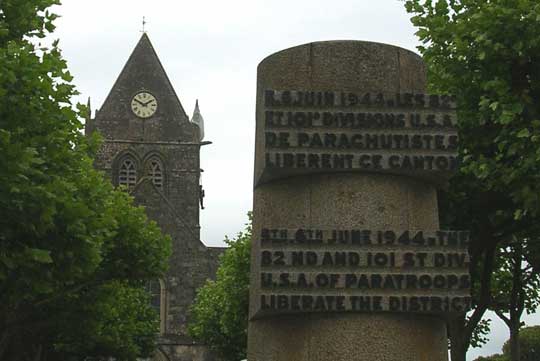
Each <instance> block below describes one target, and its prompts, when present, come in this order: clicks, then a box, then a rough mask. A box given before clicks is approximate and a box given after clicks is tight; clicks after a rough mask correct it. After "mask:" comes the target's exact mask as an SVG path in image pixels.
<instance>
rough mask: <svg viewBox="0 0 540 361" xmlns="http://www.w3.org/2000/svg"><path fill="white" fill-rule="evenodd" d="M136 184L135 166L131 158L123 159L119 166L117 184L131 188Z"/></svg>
mask: <svg viewBox="0 0 540 361" xmlns="http://www.w3.org/2000/svg"><path fill="white" fill-rule="evenodd" d="M136 183H137V166H136V164H135V161H134V160H133V159H132V158H125V159H124V160H123V161H122V163H121V164H120V169H119V173H118V184H119V185H123V186H127V187H128V188H133V187H134V186H135V184H136Z"/></svg>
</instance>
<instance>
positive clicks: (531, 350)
mask: <svg viewBox="0 0 540 361" xmlns="http://www.w3.org/2000/svg"><path fill="white" fill-rule="evenodd" d="M519 348H520V349H521V361H536V360H538V359H540V326H530V327H524V328H522V329H521V332H520V336H519ZM503 354H504V355H507V356H509V355H510V354H511V345H510V340H508V341H506V342H505V343H504V345H503Z"/></svg>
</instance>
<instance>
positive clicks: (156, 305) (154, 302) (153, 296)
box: [146, 281, 161, 315]
mask: <svg viewBox="0 0 540 361" xmlns="http://www.w3.org/2000/svg"><path fill="white" fill-rule="evenodd" d="M146 292H148V294H149V295H150V305H151V306H152V308H153V309H155V310H156V312H157V313H158V315H159V314H160V311H161V285H160V283H159V281H149V282H148V283H147V284H146Z"/></svg>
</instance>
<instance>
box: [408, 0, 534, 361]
mask: <svg viewBox="0 0 540 361" xmlns="http://www.w3.org/2000/svg"><path fill="white" fill-rule="evenodd" d="M405 5H406V9H407V11H408V12H409V13H411V14H412V15H413V16H412V18H411V20H412V22H413V24H414V25H415V26H417V27H418V31H417V33H416V34H417V35H418V37H419V38H420V40H421V42H422V44H423V45H422V46H420V47H419V50H420V52H421V53H422V55H423V57H424V59H425V61H426V63H427V66H428V79H429V86H430V88H431V90H432V91H434V92H442V93H450V94H454V95H455V96H456V100H457V104H458V107H459V109H458V129H459V135H460V141H461V145H460V149H459V155H460V158H461V166H460V169H459V172H458V174H457V175H456V176H455V177H453V179H452V180H451V182H450V187H449V189H448V190H447V191H445V192H442V193H441V214H442V216H443V219H442V223H443V225H445V226H449V227H454V228H461V229H469V230H471V232H472V240H473V241H472V243H471V246H470V250H469V251H470V255H471V262H470V269H471V274H472V277H473V297H474V302H475V307H474V310H473V312H472V314H471V315H470V316H469V317H466V316H465V315H461V316H460V317H457V318H456V319H455V320H454V321H452V322H450V323H449V331H450V338H451V353H452V360H453V361H464V360H465V355H466V352H467V349H468V348H469V346H470V344H471V339H472V335H473V334H474V330H475V328H476V327H477V325H478V324H479V322H480V321H481V320H482V317H483V315H484V313H485V311H486V310H487V309H488V307H489V306H490V304H491V301H492V300H491V299H492V294H491V293H492V292H491V291H492V285H491V280H492V275H493V271H494V269H495V265H494V259H495V254H496V252H497V249H498V248H500V245H501V244H503V243H504V242H508V241H510V240H511V239H512V237H514V236H515V235H517V234H518V233H519V235H520V236H521V237H522V238H529V239H539V238H538V226H537V224H538V222H537V219H538V214H539V210H540V182H538V177H539V174H540V172H539V171H540V147H539V142H540V118H539V111H540V101H539V100H540V68H539V67H538V64H539V61H540V26H539V25H540V4H539V3H538V1H536V0H513V1H508V0H491V1H485V0H461V1H459V0H407V1H405ZM530 256H532V255H530ZM538 259H540V258H538V257H537V258H536V259H535V261H533V260H531V262H532V263H531V264H533V263H534V262H538ZM533 265H534V266H535V267H537V265H536V264H533Z"/></svg>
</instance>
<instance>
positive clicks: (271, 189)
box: [248, 41, 468, 361]
mask: <svg viewBox="0 0 540 361" xmlns="http://www.w3.org/2000/svg"><path fill="white" fill-rule="evenodd" d="M268 90H274V91H279V92H280V93H279V95H278V96H276V97H275V98H274V99H279V100H280V101H282V100H283V92H284V91H315V92H324V91H333V92H350V93H355V94H360V93H366V92H368V93H371V94H376V93H384V94H407V93H413V94H423V93H424V91H425V75H424V65H423V62H422V59H421V58H420V57H419V56H418V55H416V54H414V53H412V52H409V51H407V50H404V49H400V48H397V47H394V46H390V45H385V44H377V43H369V42H359V41H330V42H317V43H311V44H306V45H302V46H298V47H294V48H290V49H287V50H284V51H281V52H278V53H275V54H273V55H271V56H269V57H267V58H266V59H264V60H263V61H262V62H261V63H260V64H259V67H258V80H257V125H256V144H255V148H256V149H255V175H254V185H255V189H254V209H253V212H254V224H253V234H254V235H255V238H254V242H253V248H252V272H251V293H250V316H251V320H250V325H249V340H248V359H249V360H250V361H266V360H272V361H282V360H283V361H285V360H286V361H291V360H294V361H304V360H305V361H308V360H321V361H323V360H347V361H349V360H362V361H363V360H366V361H367V360H370V361H371V360H382V361H398V360H399V361H403V360H410V361H413V360H414V361H418V360H429V361H443V360H446V359H447V355H446V331H445V321H444V319H443V318H442V317H438V316H437V315H419V314H416V315H413V314H407V313H399V314H398V313H392V312H384V313H383V312H381V311H388V310H382V309H381V310H378V309H375V310H373V309H372V310H371V311H372V312H353V313H345V312H342V311H344V310H339V309H334V310H333V311H332V313H329V312H319V313H314V312H307V311H306V310H297V311H299V312H300V314H297V315H290V314H287V313H288V312H281V311H280V310H277V312H273V314H276V313H277V314H280V315H275V316H270V315H271V314H272V312H271V313H270V314H265V313H264V312H262V313H261V312H260V311H261V307H262V305H261V300H262V299H261V297H260V296H261V294H262V290H263V289H264V287H263V285H262V284H261V279H262V278H261V269H264V270H265V272H267V273H277V274H281V275H283V274H284V273H287V274H289V276H291V275H292V274H296V273H298V272H304V273H305V274H310V273H313V272H317V270H318V269H317V267H318V266H317V265H310V266H298V265H296V266H294V267H292V266H291V264H287V263H286V262H287V261H288V260H289V261H290V259H291V257H292V255H291V254H290V253H287V252H291V251H292V250H298V249H303V250H309V251H313V252H316V251H321V252H324V251H328V250H329V249H330V248H331V247H329V246H328V245H322V246H321V245H312V244H310V245H305V244H304V245H286V246H285V245H283V246H280V245H279V244H278V243H275V244H271V245H268V244H266V245H265V244H263V242H261V238H262V234H263V229H275V230H284V229H291V230H298V229H312V230H326V231H330V230H351V229H365V230H371V231H377V230H396V231H398V230H400V231H404V230H411V231H413V230H424V231H428V232H434V231H437V230H438V229H439V224H438V212H437V197H436V189H435V186H436V184H438V183H440V181H441V179H444V178H445V177H447V176H448V174H449V172H437V171H435V172H433V174H432V176H430V177H424V176H421V177H417V176H416V175H418V174H415V173H417V172H410V173H400V172H390V173H388V172H386V173H385V172H379V171H370V170H368V171H364V170H361V171H358V169H333V168H331V167H327V168H326V169H317V170H316V171H311V170H310V171H308V172H306V171H301V172H295V171H291V169H290V168H289V169H285V171H282V172H280V171H277V172H276V170H275V169H273V170H271V171H270V172H268V169H267V168H268V157H267V153H268V148H269V147H268V146H269V144H268V142H269V140H268V135H267V134H265V132H267V131H268V123H265V120H267V118H266V117H265V116H266V115H267V114H266V112H267V111H268V110H269V107H268V104H265V101H268V98H266V99H265V96H266V97H268V92H267V91H268ZM275 94H276V93H274V94H273V95H275ZM287 96H288V95H287ZM387 99H390V98H387ZM334 101H335V100H334ZM274 105H275V104H274ZM274 105H272V106H273V107H274V108H276V107H275V106H274ZM282 106H283V102H282V103H281V104H279V107H282ZM330 108H331V106H330ZM344 108H347V106H345V107H344ZM284 109H285V110H287V109H289V110H290V108H287V107H285V108H284ZM340 109H341V108H340ZM347 109H348V108H347ZM273 110H275V109H273ZM451 111H452V110H451V109H447V110H444V112H451ZM280 126H281V127H283V125H279V126H277V128H276V129H278V128H279V127H280ZM292 128H293V127H289V128H288V130H287V131H288V132H289V133H290V134H291V135H290V137H293V138H294V137H296V136H297V133H298V132H297V131H296V130H291V129H292ZM443 128H444V127H442V128H441V129H442V130H441V129H439V130H436V131H434V132H433V134H436V133H438V132H439V131H441V132H443V133H444V132H446V133H445V134H446V135H447V136H452V135H454V134H455V133H454V129H452V127H446V128H444V129H443ZM433 129H435V128H433ZM433 129H431V130H433ZM327 130H328V129H325V130H324V131H327ZM302 131H304V132H306V133H309V131H311V132H313V131H312V130H309V131H305V129H303V128H302ZM381 131H385V129H381ZM276 132H278V131H277V130H276ZM424 133H425V130H424ZM276 136H277V137H278V138H279V134H277V135H276ZM456 140H457V139H456ZM291 143H292V144H294V145H296V144H295V140H293V141H292V142H291ZM291 143H289V145H287V144H279V141H278V142H277V143H274V146H275V147H274V150H273V151H274V152H277V151H278V150H279V148H280V146H281V148H282V149H284V150H283V152H288V146H290V145H291ZM319 147H320V145H319ZM315 148H317V147H315ZM325 151H326V150H325ZM400 151H402V150H400ZM429 151H430V152H431V151H432V150H429ZM291 152H292V151H291ZM339 152H340V150H336V149H333V150H331V151H328V153H330V154H336V153H339ZM403 152H405V153H406V151H403ZM452 152H455V150H453V151H450V152H448V154H452ZM372 247H375V246H372ZM377 247H379V246H377ZM331 249H332V250H333V249H334V248H331ZM280 250H283V254H282V255H280V254H277V256H278V257H277V258H278V259H280V258H281V256H283V259H280V260H279V261H278V263H275V264H271V265H269V264H266V266H264V267H266V268H264V267H263V265H262V259H261V257H263V256H264V257H266V256H267V254H266V255H263V253H262V252H264V251H271V252H275V251H278V252H279V251H280ZM344 250H346V251H347V250H348V251H351V250H353V249H351V248H350V247H349V248H347V247H346V248H345V249H344ZM354 250H357V248H355V249H354ZM390 251H394V252H396V254H398V253H399V252H401V251H402V249H400V247H397V246H396V247H394V248H389V252H390ZM435 251H436V250H435V249H431V250H430V252H435ZM457 253H459V254H460V256H463V255H464V254H463V252H462V250H460V251H459V252H457ZM275 255H276V254H275V253H273V256H272V257H274V256H275ZM272 257H271V258H272ZM362 257H367V256H366V254H365V253H364V254H363V256H362ZM464 257H465V258H462V259H463V260H464V262H466V255H464ZM279 262H282V263H279ZM379 268H380V267H379ZM350 269H351V270H353V271H350V272H349V273H354V272H357V269H355V268H354V267H350ZM398 269H399V267H398ZM433 269H434V267H431V268H429V267H423V269H422V270H421V272H422V273H424V272H427V273H429V272H431V271H432V270H433ZM334 271H335V272H334ZM375 271H377V270H376V269H375ZM379 271H380V273H384V272H383V271H381V270H379ZM385 271H387V270H385ZM418 271H420V270H418ZM332 272H334V273H339V272H337V271H336V269H332V270H331V271H328V272H326V273H332ZM387 272H390V271H387ZM452 273H458V274H461V275H465V273H464V272H463V270H461V269H460V270H458V271H457V272H454V270H449V271H448V274H452ZM291 277H292V276H291ZM295 277H296V276H295ZM295 280H296V279H295ZM308 282H309V281H308ZM340 282H342V280H340ZM280 287H281V286H280V283H279V282H277V284H274V285H273V286H272V285H270V284H268V285H267V287H266V288H267V289H266V291H265V292H267V293H268V294H274V295H277V294H290V295H292V294H300V293H304V292H305V293H307V294H310V295H316V294H319V295H334V296H349V295H350V292H353V291H349V290H344V289H339V288H334V289H321V290H315V288H316V287H313V288H312V289H309V287H308V289H302V290H298V288H299V287H298V284H295V285H294V286H292V287H289V288H292V290H285V291H284V290H283V289H282V288H281V289H280ZM287 287H288V285H287ZM284 288H286V287H284ZM466 291H467V290H466ZM466 291H465V292H461V291H460V292H458V293H457V294H459V295H460V296H464V297H467V296H468V295H467V293H466ZM354 292H359V291H354ZM411 294H414V292H411ZM425 294H428V295H429V294H430V292H429V291H426V292H425ZM443 294H444V291H443ZM273 311H276V310H273ZM288 311H292V310H288ZM435 313H440V312H435Z"/></svg>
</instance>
